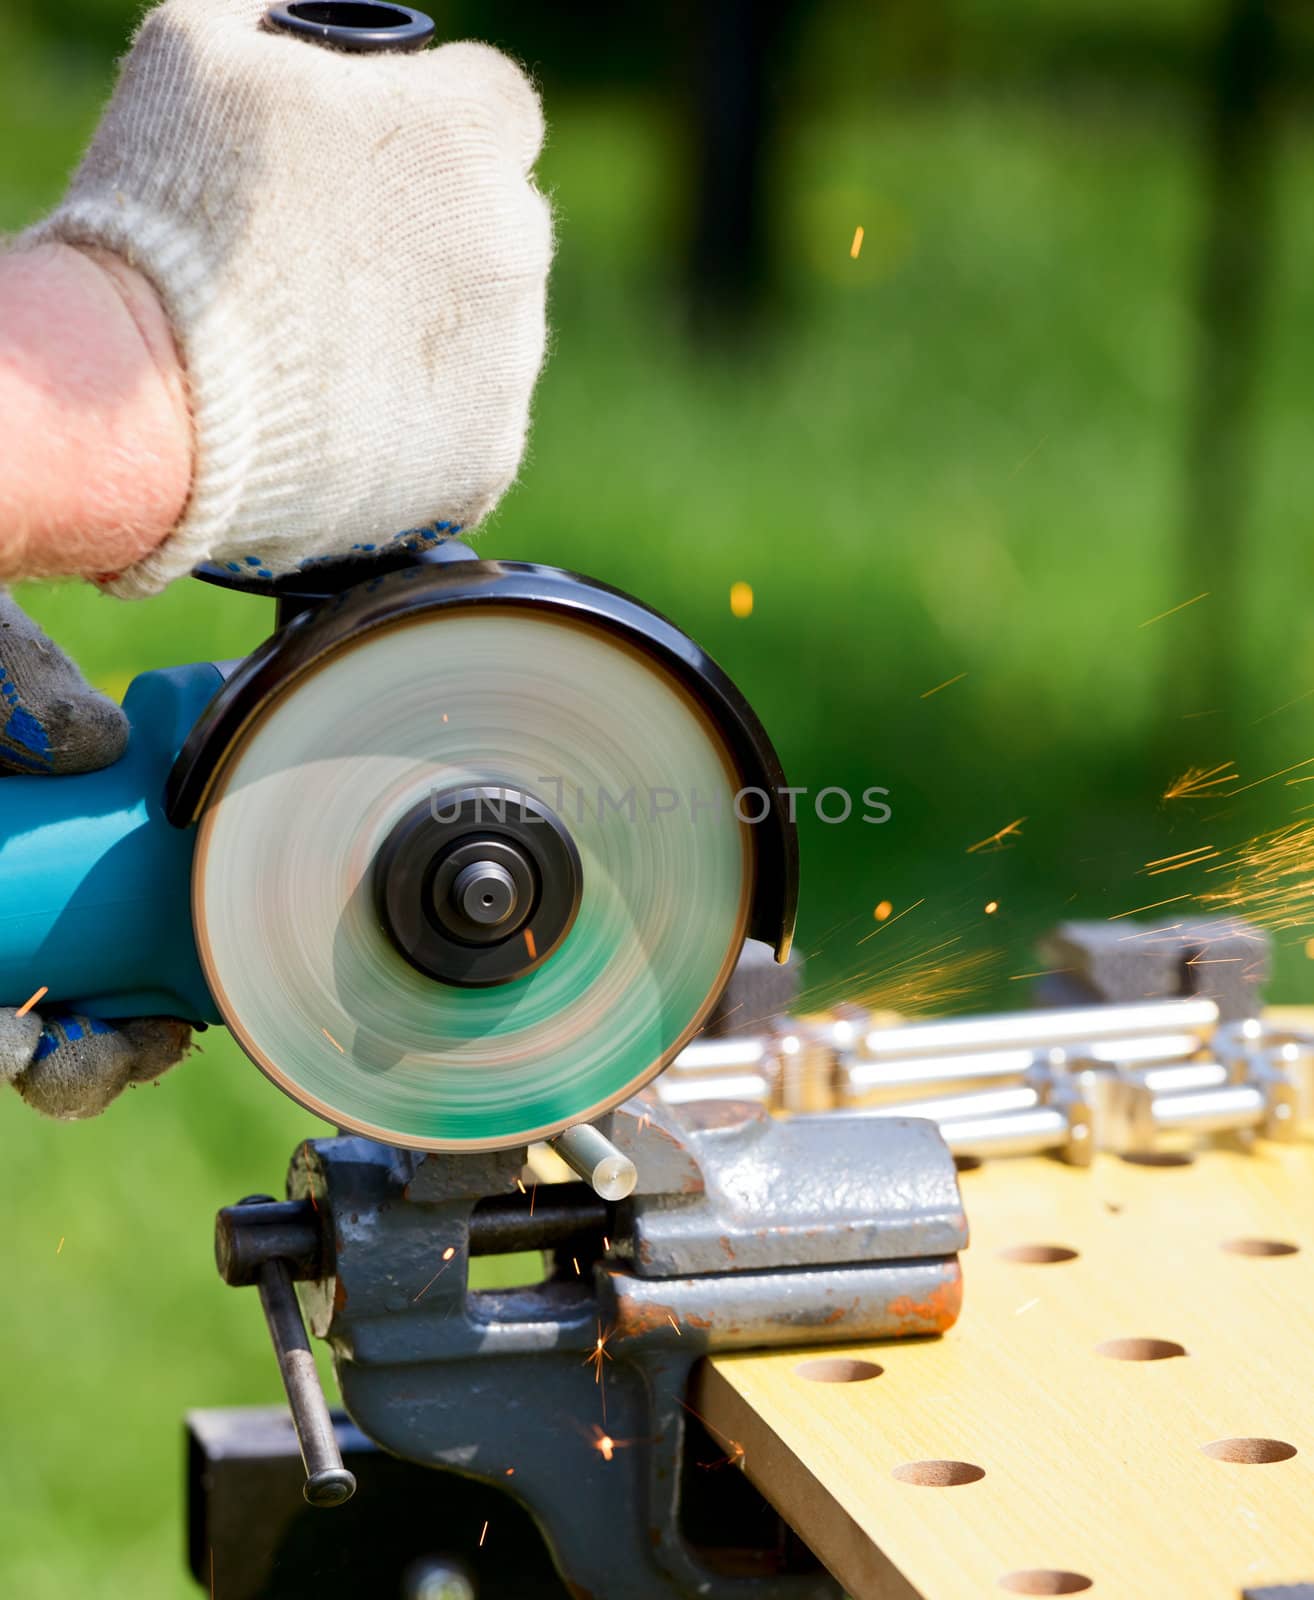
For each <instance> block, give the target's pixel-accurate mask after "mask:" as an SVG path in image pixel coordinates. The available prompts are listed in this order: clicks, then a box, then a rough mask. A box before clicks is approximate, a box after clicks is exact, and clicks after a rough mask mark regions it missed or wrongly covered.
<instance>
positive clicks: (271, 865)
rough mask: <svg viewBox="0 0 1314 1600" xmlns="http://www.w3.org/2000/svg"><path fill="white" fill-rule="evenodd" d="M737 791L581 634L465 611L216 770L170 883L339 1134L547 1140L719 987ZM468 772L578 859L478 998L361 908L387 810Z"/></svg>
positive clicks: (529, 615)
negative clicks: (186, 860) (541, 929)
mask: <svg viewBox="0 0 1314 1600" xmlns="http://www.w3.org/2000/svg"><path fill="white" fill-rule="evenodd" d="M738 782H739V780H738V778H737V776H736V773H735V770H734V768H733V766H732V764H731V762H730V760H729V758H728V756H727V754H726V751H725V749H724V747H723V746H722V743H721V741H720V738H719V736H718V734H717V732H716V730H715V729H714V727H713V726H712V724H711V722H710V721H709V719H708V718H707V717H706V715H705V714H704V712H703V711H702V710H701V708H699V707H698V706H697V705H696V704H695V703H694V701H693V700H692V698H691V697H690V695H689V694H688V693H687V692H686V691H685V690H684V689H683V688H682V687H681V686H680V685H679V684H678V683H677V682H676V681H675V680H674V679H673V678H672V677H671V676H669V674H668V673H667V672H666V670H665V669H664V668H663V667H662V666H660V665H659V664H658V663H657V662H655V661H654V660H652V659H651V658H649V657H647V656H646V655H644V654H643V653H642V652H641V651H640V650H639V649H638V648H637V647H635V646H634V645H631V644H630V643H629V642H627V641H625V640H623V639H621V638H620V637H618V636H617V635H615V634H613V633H610V632H608V631H606V630H604V629H602V628H600V627H597V626H595V625H593V624H590V623H587V622H579V621H575V620H574V619H571V618H567V617H564V616H562V615H560V614H557V613H553V612H548V611H535V610H533V609H531V608H518V607H505V608H503V607H494V606H483V607H470V608H465V609H447V610H444V611H443V612H441V613H440V614H433V615H429V616H421V617H419V618H417V619H408V620H405V621H402V622H399V623H396V624H394V625H393V626H391V627H388V628H383V629H380V630H377V631H374V632H370V633H366V634H363V635H361V636H359V637H357V638H356V639H354V640H350V641H348V642H347V643H346V644H345V645H343V646H341V647H340V648H339V649H337V650H336V651H335V652H334V653H333V654H332V655H330V656H329V657H328V658H327V659H326V660H325V661H323V662H321V663H320V664H318V665H317V666H316V667H315V668H314V669H313V670H312V671H311V672H310V673H308V674H307V675H305V676H303V677H301V678H299V679H297V680H296V681H295V682H294V684H293V685H292V686H291V687H290V688H289V689H287V690H286V691H284V692H283V694H282V695H281V696H279V697H278V698H276V699H275V700H274V701H273V703H272V704H271V705H269V706H268V707H266V708H265V709H264V710H263V711H262V712H261V714H260V715H259V716H258V717H257V718H256V719H255V721H254V722H253V724H252V725H251V726H250V727H249V728H248V729H247V731H246V732H245V734H244V735H243V736H242V738H241V740H240V742H239V744H238V746H237V748H236V749H235V750H234V752H233V753H232V754H231V756H230V757H229V759H228V760H227V761H226V762H225V764H224V766H223V768H222V770H221V772H220V774H219V777H218V779H217V781H216V785H215V788H214V790H213V791H212V794H211V797H210V803H209V805H208V807H207V809H206V811H205V813H204V816H203V818H202V820H201V823H200V831H199V837H198V841H197V850H196V858H195V867H194V877H193V917H194V921H195V926H196V933H197V943H198V948H199V950H200V953H201V959H202V963H203V966H204V969H205V974H206V978H207V980H208V982H209V985H210V988H211V992H212V993H213V995H214V998H215V1000H216V1002H217V1003H218V1006H219V1008H220V1011H221V1012H222V1014H223V1016H224V1019H225V1021H226V1023H227V1024H228V1026H229V1028H230V1029H231V1031H232V1032H233V1034H234V1035H235V1036H236V1038H237V1039H238V1040H239V1042H240V1043H241V1045H242V1047H243V1048H244V1049H245V1050H246V1052H247V1054H248V1055H250V1056H251V1057H252V1059H253V1060H254V1061H255V1062H256V1063H257V1065H259V1066H260V1067H261V1068H262V1070H263V1071H264V1072H265V1073H267V1074H268V1076H269V1077H270V1078H272V1079H273V1080H274V1082H275V1083H277V1084H278V1085H279V1086H280V1087H281V1088H283V1089H285V1090H286V1091H287V1093H288V1094H290V1095H291V1096H292V1097H293V1098H294V1099H295V1100H297V1101H299V1102H300V1103H301V1104H303V1105H305V1106H307V1107H309V1108H310V1109H311V1110H313V1111H315V1112H317V1113H318V1114H319V1115H321V1116H323V1117H325V1118H327V1119H329V1120H330V1121H332V1122H336V1123H338V1124H339V1125H340V1126H342V1127H344V1128H350V1129H353V1130H355V1131H357V1132H361V1133H364V1134H368V1135H369V1136H371V1137H374V1138H378V1139H382V1140H384V1141H387V1142H390V1143H393V1144H401V1145H406V1146H410V1147H414V1148H421V1149H435V1150H472V1149H491V1148H496V1147H498V1146H505V1145H514V1144H519V1143H523V1142H525V1141H526V1140H530V1139H535V1138H543V1137H545V1136H547V1135H548V1134H550V1133H553V1132H556V1131H558V1130H559V1129H561V1128H562V1127H564V1126H566V1125H567V1124H569V1123H571V1122H576V1121H580V1120H582V1119H585V1118H587V1117H588V1116H590V1115H591V1114H594V1113H597V1112H600V1111H602V1110H605V1109H607V1108H608V1107H610V1106H612V1105H615V1104H617V1103H618V1102H619V1101H621V1100H622V1099H624V1098H625V1097H626V1096H627V1095H629V1094H631V1093H633V1092H634V1090H635V1089H637V1088H638V1087H639V1086H640V1085H641V1084H642V1083H643V1082H645V1081H646V1080H647V1079H648V1078H649V1077H651V1076H652V1075H653V1074H655V1073H656V1072H658V1071H659V1070H660V1069H661V1068H662V1067H663V1066H665V1065H666V1064H667V1062H668V1061H669V1060H670V1059H671V1058H672V1057H673V1056H674V1055H675V1053H676V1052H677V1051H678V1050H679V1049H680V1047H681V1046H682V1044H683V1043H684V1042H685V1040H686V1039H687V1038H688V1037H689V1035H690V1034H691V1033H692V1032H693V1031H694V1030H695V1029H696V1027H697V1026H698V1025H699V1024H700V1023H701V1021H702V1018H703V1016H704V1015H705V1013H706V1011H707V1009H708V1008H709V1007H710V1005H711V1003H712V1001H713V1000H714V999H715V998H716V996H717V995H718V994H719V992H720V990H721V988H722V987H723V985H724V982H725V980H726V978H727V977H728V975H729V973H730V971H731V969H732V967H733V965H734V962H735V959H736V957H737V956H738V953H739V950H740V947H741V945H742V943H743V938H744V933H745V928H746V925H747V918H748V907H749V898H750V891H751V881H750V880H751V871H752V867H751V862H752V855H751V850H750V845H749V838H748V828H747V827H746V826H745V825H744V824H743V823H742V822H740V821H739V820H738V819H737V817H736V814H735V806H734V796H735V791H736V789H737V788H738ZM466 786H485V787H487V786H494V787H496V786H502V787H505V788H508V789H515V790H518V791H521V792H523V793H526V794H529V795H531V796H533V797H535V798H536V799H537V800H538V801H540V802H542V803H543V804H545V805H546V806H547V807H548V808H549V809H550V810H551V811H552V812H553V813H554V814H555V816H556V817H557V818H558V819H559V821H560V823H561V824H562V825H563V826H564V828H565V829H566V831H567V832H568V833H569V835H570V837H571V839H572V840H573V843H574V847H575V850H576V851H577V853H578V860H579V884H580V898H579V910H578V913H577V915H576V917H575V919H574V922H573V923H572V924H571V925H570V928H569V931H568V932H567V933H566V935H565V937H564V939H563V940H562V941H561V943H560V944H559V946H558V947H557V948H556V949H555V950H553V951H552V953H551V954H550V955H549V956H548V957H547V958H546V959H545V960H542V963H541V965H539V966H537V967H536V968H535V969H534V970H532V971H529V972H527V973H525V974H523V975H521V976H518V977H515V978H513V979H512V980H511V981H509V982H503V983H497V984H494V985H493V986H490V987H461V986H459V985H456V984H453V983H448V982H442V981H438V980H436V979H435V978H433V977H431V976H429V975H427V974H426V973H424V972H422V971H420V970H417V968H416V966H415V965H413V964H412V963H411V962H410V961H408V960H407V959H406V957H405V956H404V955H403V953H402V952H401V950H400V949H399V948H398V946H397V943H396V941H395V940H394V939H393V938H392V937H391V936H390V934H389V931H388V929H387V927H386V926H385V924H384V921H383V920H382V919H381V916H380V911H379V904H378V895H377V873H376V869H375V863H376V858H377V857H378V855H379V852H380V850H381V848H382V847H383V846H384V844H385V841H387V840H388V839H389V838H390V836H392V835H393V833H394V830H395V829H396V828H397V827H398V824H399V822H400V821H401V820H402V819H404V818H405V817H407V816H408V815H409V814H412V813H414V811H415V809H416V807H417V805H418V804H421V803H423V802H425V801H426V799H427V798H428V797H430V796H440V795H442V794H444V793H447V792H450V791H452V790H453V789H456V788H462V787H466ZM517 937H520V935H517ZM533 953H534V952H532V951H531V952H530V954H533Z"/></svg>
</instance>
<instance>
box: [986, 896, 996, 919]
mask: <svg viewBox="0 0 1314 1600" xmlns="http://www.w3.org/2000/svg"><path fill="white" fill-rule="evenodd" d="M998 910H999V901H998V900H987V901H986V903H985V914H986V916H988V917H993V916H994V914H995V912H996V911H998Z"/></svg>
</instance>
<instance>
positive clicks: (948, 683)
mask: <svg viewBox="0 0 1314 1600" xmlns="http://www.w3.org/2000/svg"><path fill="white" fill-rule="evenodd" d="M966 676H967V674H966V673H965V672H960V673H959V674H958V676H957V677H956V678H946V679H945V680H944V682H943V683H937V684H936V686H935V688H934V689H927V690H926V691H925V693H923V695H922V697H921V698H922V699H923V700H929V699H930V698H931V696H932V695H933V694H939V692H940V690H941V689H948V688H949V687H950V686H951V685H952V684H955V683H961V682H962V681H963V679H964V678H965V677H966Z"/></svg>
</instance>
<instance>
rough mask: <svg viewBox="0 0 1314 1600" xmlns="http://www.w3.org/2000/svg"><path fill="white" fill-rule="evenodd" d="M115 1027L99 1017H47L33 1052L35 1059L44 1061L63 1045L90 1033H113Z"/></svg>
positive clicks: (76, 1040) (74, 1042)
mask: <svg viewBox="0 0 1314 1600" xmlns="http://www.w3.org/2000/svg"><path fill="white" fill-rule="evenodd" d="M113 1032H114V1029H113V1028H112V1027H111V1026H110V1024H109V1023H108V1022H103V1021H102V1020H101V1019H100V1018H99V1017H82V1016H68V1017H55V1018H49V1017H48V1018H47V1019H46V1024H45V1027H44V1028H43V1029H42V1030H41V1037H40V1039H38V1040H37V1047H36V1049H35V1050H34V1051H33V1052H32V1059H33V1061H44V1060H45V1058H46V1057H47V1056H49V1055H53V1054H54V1053H55V1051H56V1050H58V1049H59V1048H60V1046H61V1045H65V1044H76V1043H77V1042H78V1041H79V1040H80V1039H85V1038H86V1036H87V1035H88V1034H98V1033H113Z"/></svg>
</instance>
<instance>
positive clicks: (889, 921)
mask: <svg viewBox="0 0 1314 1600" xmlns="http://www.w3.org/2000/svg"><path fill="white" fill-rule="evenodd" d="M882 904H884V902H882ZM925 904H926V896H925V895H923V896H922V898H921V899H920V900H914V901H913V903H912V904H911V905H910V906H905V907H904V908H903V910H902V911H901V912H900V913H899V916H898V917H891V916H889V915H888V914H887V915H886V916H884V917H882V916H881V915H880V909H881V908H880V906H877V907H876V920H877V922H879V923H880V924H881V926H880V927H879V928H873V929H872V930H871V932H870V933H864V934H863V936H862V938H861V939H859V940H858V943H859V944H866V942H867V940H868V939H874V938H875V937H876V935H877V934H878V933H883V932H884V931H885V929H886V928H892V927H893V926H894V924H895V923H896V922H898V920H899V917H906V916H907V915H908V913H909V912H910V911H916V909H917V907H918V906H924V905H925Z"/></svg>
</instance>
